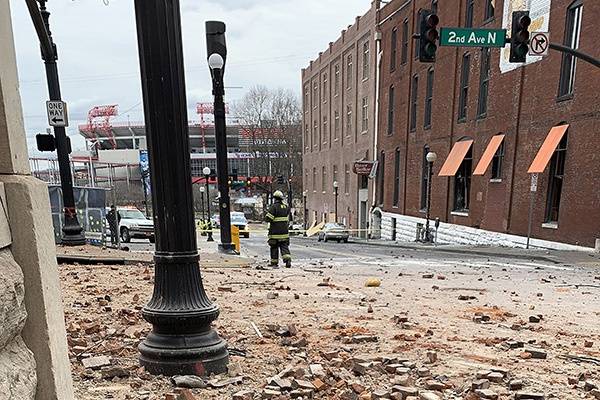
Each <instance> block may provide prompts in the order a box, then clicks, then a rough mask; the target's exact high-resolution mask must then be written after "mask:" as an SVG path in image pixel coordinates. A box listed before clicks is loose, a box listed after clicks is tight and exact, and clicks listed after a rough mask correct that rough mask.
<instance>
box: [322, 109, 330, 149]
mask: <svg viewBox="0 0 600 400" xmlns="http://www.w3.org/2000/svg"><path fill="white" fill-rule="evenodd" d="M321 136H322V138H321V139H322V141H323V144H326V143H327V137H328V136H329V134H328V133H327V115H323V130H322V132H321Z"/></svg>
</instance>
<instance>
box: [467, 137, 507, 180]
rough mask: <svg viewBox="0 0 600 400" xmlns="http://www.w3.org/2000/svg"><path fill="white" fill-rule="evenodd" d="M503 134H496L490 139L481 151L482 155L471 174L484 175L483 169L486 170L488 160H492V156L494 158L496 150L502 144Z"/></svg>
mask: <svg viewBox="0 0 600 400" xmlns="http://www.w3.org/2000/svg"><path fill="white" fill-rule="evenodd" d="M504 136H505V135H496V136H494V137H492V139H490V142H489V143H488V146H487V148H486V149H485V151H484V152H483V156H481V160H479V164H477V167H476V168H475V171H474V172H473V175H485V171H487V169H488V167H489V166H490V162H492V158H494V154H496V152H497V151H498V148H499V147H500V145H501V144H502V141H503V140H504Z"/></svg>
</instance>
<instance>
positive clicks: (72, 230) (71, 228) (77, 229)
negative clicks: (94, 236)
mask: <svg viewBox="0 0 600 400" xmlns="http://www.w3.org/2000/svg"><path fill="white" fill-rule="evenodd" d="M60 242H61V243H62V244H63V245H65V246H81V245H84V244H85V235H84V234H83V229H82V228H81V226H79V224H77V225H65V226H64V227H63V229H62V235H61V237H60Z"/></svg>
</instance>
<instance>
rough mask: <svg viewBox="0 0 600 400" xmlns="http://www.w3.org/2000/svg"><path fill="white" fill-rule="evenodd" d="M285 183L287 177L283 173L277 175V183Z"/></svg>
mask: <svg viewBox="0 0 600 400" xmlns="http://www.w3.org/2000/svg"><path fill="white" fill-rule="evenodd" d="M284 183H285V178H284V177H283V176H282V175H279V176H278V177H277V184H278V185H283V184H284Z"/></svg>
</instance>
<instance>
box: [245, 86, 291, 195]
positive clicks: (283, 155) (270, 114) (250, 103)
mask: <svg viewBox="0 0 600 400" xmlns="http://www.w3.org/2000/svg"><path fill="white" fill-rule="evenodd" d="M234 113H235V115H236V117H237V118H238V120H239V122H240V124H241V126H242V128H243V129H244V136H245V139H246V141H247V148H248V151H249V152H250V153H251V154H252V157H253V159H252V161H251V169H252V171H253V172H252V173H253V174H254V175H255V176H257V177H259V186H260V188H261V189H262V190H263V192H265V193H271V192H272V191H273V190H275V189H276V188H278V189H281V190H284V191H287V190H288V187H289V188H291V189H292V190H293V191H294V192H295V193H300V192H301V190H302V173H301V171H302V152H301V150H302V143H301V141H302V137H301V127H300V120H301V111H300V103H299V99H298V98H297V97H296V95H295V94H294V93H293V92H292V91H291V90H285V89H276V90H271V89H268V88H266V87H264V86H255V87H253V88H251V89H250V90H249V91H248V93H246V95H245V96H244V97H243V98H242V100H240V101H239V102H237V103H236V104H235V105H234ZM280 176H281V177H283V178H284V181H285V182H284V184H277V183H276V182H277V178H278V177H280ZM288 179H289V184H288ZM288 185H289V186H288Z"/></svg>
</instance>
